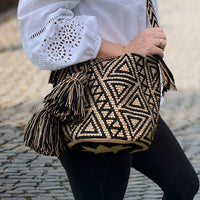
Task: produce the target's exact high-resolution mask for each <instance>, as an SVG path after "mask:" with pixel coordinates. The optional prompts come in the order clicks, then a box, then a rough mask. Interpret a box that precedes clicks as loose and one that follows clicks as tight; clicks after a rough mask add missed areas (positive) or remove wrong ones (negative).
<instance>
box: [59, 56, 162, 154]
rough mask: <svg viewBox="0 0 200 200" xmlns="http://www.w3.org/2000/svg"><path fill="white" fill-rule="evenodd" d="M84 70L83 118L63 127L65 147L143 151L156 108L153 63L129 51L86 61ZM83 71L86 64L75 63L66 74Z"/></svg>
mask: <svg viewBox="0 0 200 200" xmlns="http://www.w3.org/2000/svg"><path fill="white" fill-rule="evenodd" d="M87 68H88V69H87V76H88V85H87V87H86V88H85V97H86V102H85V109H86V116H85V118H84V120H83V121H82V122H81V123H79V124H75V123H74V124H65V125H64V126H63V131H64V134H65V136H66V140H67V142H68V146H69V147H70V148H72V149H77V150H83V151H90V152H93V153H95V154H96V153H105V152H114V153H117V152H120V151H121V152H122V151H123V152H124V151H125V152H136V151H143V150H146V149H147V148H148V147H149V146H150V144H151V142H152V140H153V138H154V133H155V130H156V124H157V120H158V116H159V108H160V96H161V94H160V92H161V90H160V87H161V86H160V70H159V66H158V62H157V60H156V59H154V57H143V56H140V55H137V54H134V53H132V54H125V55H123V56H119V57H113V58H105V59H99V60H93V61H88V62H87ZM84 69H85V63H84V64H78V65H74V66H71V67H69V68H67V73H68V75H71V74H73V73H76V72H77V71H80V70H84ZM64 70H65V69H64ZM60 81H61V80H60Z"/></svg>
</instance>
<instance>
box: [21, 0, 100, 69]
mask: <svg viewBox="0 0 200 200" xmlns="http://www.w3.org/2000/svg"><path fill="white" fill-rule="evenodd" d="M79 3H80V0H71V1H70V0H20V1H19V5H18V22H19V29H20V33H21V39H22V45H23V48H24V50H25V52H26V54H27V56H28V57H29V59H30V60H31V61H32V63H33V64H34V65H35V66H36V67H37V68H38V69H46V70H57V69H61V68H65V67H67V66H70V65H73V64H76V63H80V62H84V61H87V60H90V59H93V58H95V57H96V56H97V54H98V51H99V48H100V45H101V37H100V36H99V31H98V25H97V20H96V17H95V16H87V15H75V14H74V12H73V9H74V8H75V7H76V6H77V5H78V4H79Z"/></svg>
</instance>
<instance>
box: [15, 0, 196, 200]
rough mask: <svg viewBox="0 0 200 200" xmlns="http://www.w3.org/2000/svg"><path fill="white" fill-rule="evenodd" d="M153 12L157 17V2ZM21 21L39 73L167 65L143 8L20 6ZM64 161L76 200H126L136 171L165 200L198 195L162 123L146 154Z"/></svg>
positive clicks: (68, 156)
mask: <svg viewBox="0 0 200 200" xmlns="http://www.w3.org/2000/svg"><path fill="white" fill-rule="evenodd" d="M153 5H154V7H155V9H156V12H157V5H156V1H155V0H154V1H153ZM18 18H19V27H20V31H21V36H22V43H23V47H24V49H25V51H26V53H27V55H28V57H29V58H30V60H31V61H32V62H33V64H34V65H35V66H36V67H37V68H39V69H46V70H57V69H61V68H65V67H67V66H70V65H73V64H76V63H80V62H83V61H87V60H90V59H95V58H105V57H111V56H120V55H123V54H124V53H129V52H134V53H138V54H141V55H143V56H145V55H159V56H161V57H163V55H164V49H165V46H166V36H165V34H164V32H163V30H162V29H160V28H150V23H149V20H148V15H147V11H146V1H145V0H128V1H126V2H125V1H124V0H101V1H100V0H92V1H89V0H82V1H81V0H45V1H41V0H34V1H33V0H20V2H19V9H18ZM59 159H60V161H61V163H62V165H63V167H64V168H65V170H66V172H67V174H68V177H69V181H70V185H71V188H72V191H73V194H74V197H75V199H76V200H84V199H85V200H94V199H95V200H122V199H123V197H124V194H125V191H126V187H127V183H128V178H129V173H130V167H131V166H132V167H134V168H135V169H137V170H138V171H140V172H141V173H143V174H145V175H146V176H148V177H149V178H151V179H152V180H153V181H154V182H155V183H157V184H158V185H159V186H160V187H161V189H162V190H163V192H164V196H163V199H167V200H179V199H180V200H192V199H193V197H194V195H195V194H196V192H197V190H198V187H199V182H198V177H197V175H196V173H195V171H194V169H193V168H192V166H191V164H190V162H189V160H188V159H187V158H186V156H185V154H184V152H183V150H182V149H181V147H180V145H179V144H178V143H177V141H176V139H175V137H174V136H173V134H172V133H171V131H170V130H169V128H168V127H167V125H166V124H165V123H164V121H163V120H162V119H161V118H159V122H158V130H157V133H156V135H155V139H154V141H153V143H152V145H151V147H150V149H149V150H147V151H144V152H138V153H134V154H133V155H132V154H119V155H118V154H117V155H113V154H100V155H91V154H89V153H86V152H73V151H71V150H66V151H65V152H64V153H63V154H62V155H61V156H60V157H59Z"/></svg>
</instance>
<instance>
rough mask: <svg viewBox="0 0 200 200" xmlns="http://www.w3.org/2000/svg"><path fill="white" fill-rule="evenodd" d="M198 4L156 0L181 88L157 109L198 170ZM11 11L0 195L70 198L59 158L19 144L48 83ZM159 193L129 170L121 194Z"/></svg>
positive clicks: (3, 43)
mask: <svg viewBox="0 0 200 200" xmlns="http://www.w3.org/2000/svg"><path fill="white" fill-rule="evenodd" d="M193 3H194V5H193ZM197 4H198V5H197ZM199 6H200V2H197V1H195V0H190V1H187V0H177V1H176V2H173V3H171V1H164V0H162V1H159V8H160V14H161V15H160V18H161V22H162V26H163V28H164V30H165V32H166V34H167V36H168V48H167V50H166V62H167V63H168V65H169V66H170V68H171V69H172V71H173V72H174V74H175V78H176V82H177V87H178V88H179V91H178V92H172V93H169V94H167V96H166V99H165V102H164V105H163V106H162V110H161V113H162V116H163V118H164V119H165V120H166V122H167V123H168V125H169V126H170V127H171V128H172V130H173V131H174V134H175V135H176V137H177V139H178V141H179V142H180V144H181V146H182V147H183V149H184V151H185V152H186V154H187V156H188V157H189V159H190V160H191V162H192V164H193V166H194V168H195V170H196V171H197V173H198V175H199V176H200V116H199V113H200V93H199V89H200V78H199V77H200V76H199V74H200V67H199V63H200V58H199V52H200V45H199V43H200V39H199V38H198V37H199V30H198V29H199V25H198V24H197V23H198V20H194V18H193V17H194V16H195V18H197V19H199V18H200V13H199V9H198V8H199ZM15 14H16V10H11V11H9V12H7V14H4V15H1V16H0V87H1V89H0V200H9V199H12V200H13V199H15V200H23V199H24V200H25V199H26V200H36V199H41V200H51V199H58V200H62V199H65V200H73V195H72V193H71V189H70V186H69V182H68V179H67V176H66V175H65V172H64V169H63V168H62V167H61V165H60V163H59V161H58V159H57V158H56V157H45V156H40V155H38V154H36V153H35V152H33V151H31V150H29V149H28V148H27V147H25V146H24V145H23V133H24V128H25V125H26V123H27V121H28V119H29V117H30V115H31V114H32V113H33V111H34V110H35V109H36V108H37V106H38V105H39V104H40V103H41V101H42V98H43V97H44V95H45V94H47V92H48V91H49V90H50V86H48V85H47V80H48V72H46V71H39V70H37V69H35V67H34V66H33V65H32V64H31V63H30V61H29V60H28V59H27V57H26V55H25V53H24V52H23V49H22V47H21V41H20V36H19V31H18V27H17V20H16V17H15ZM191 33H192V37H191V35H190V34H191ZM161 196H162V191H161V190H160V188H159V187H158V186H157V185H156V184H155V183H153V182H152V181H151V180H149V179H148V178H147V177H145V176H143V175H142V174H140V173H139V172H137V171H136V170H134V169H132V170H131V175H130V180H129V184H128V188H127V192H126V195H125V200H142V199H145V200H156V199H161ZM199 199H200V192H199V193H198V194H197V195H196V198H195V200H199Z"/></svg>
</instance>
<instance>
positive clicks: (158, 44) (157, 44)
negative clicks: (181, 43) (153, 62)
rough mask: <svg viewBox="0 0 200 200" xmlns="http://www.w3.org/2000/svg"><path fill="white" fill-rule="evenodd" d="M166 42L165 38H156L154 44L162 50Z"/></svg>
mask: <svg viewBox="0 0 200 200" xmlns="http://www.w3.org/2000/svg"><path fill="white" fill-rule="evenodd" d="M166 44H167V42H166V40H164V39H158V40H157V41H156V46H157V47H159V48H161V49H162V50H164V49H165V47H166Z"/></svg>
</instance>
